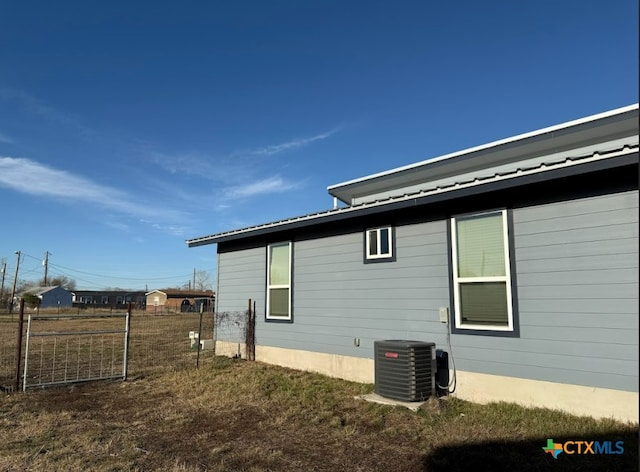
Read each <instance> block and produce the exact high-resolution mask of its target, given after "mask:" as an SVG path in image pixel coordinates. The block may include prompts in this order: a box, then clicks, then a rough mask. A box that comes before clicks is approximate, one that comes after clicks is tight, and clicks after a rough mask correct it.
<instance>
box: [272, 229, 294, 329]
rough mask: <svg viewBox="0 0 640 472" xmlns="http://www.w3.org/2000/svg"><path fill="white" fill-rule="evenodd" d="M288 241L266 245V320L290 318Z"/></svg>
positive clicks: (290, 250)
mask: <svg viewBox="0 0 640 472" xmlns="http://www.w3.org/2000/svg"><path fill="white" fill-rule="evenodd" d="M291 254H292V244H291V242H290V241H287V242H281V243H275V244H269V245H268V246H267V313H266V319H267V320H281V321H290V320H291Z"/></svg>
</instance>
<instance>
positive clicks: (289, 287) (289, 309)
mask: <svg viewBox="0 0 640 472" xmlns="http://www.w3.org/2000/svg"><path fill="white" fill-rule="evenodd" d="M285 244H286V245H288V246H289V283H288V284H274V285H271V283H270V282H271V281H270V276H271V274H270V272H271V251H270V250H269V249H270V248H271V247H273V246H284V245H285ZM292 248H293V245H292V244H291V241H282V242H279V243H273V244H269V245H267V306H266V319H267V320H279V321H291V314H292V310H291V308H292V307H291V292H292V290H291V275H292V271H291V267H292V265H293V259H292V255H293V250H292ZM278 288H286V289H288V290H289V297H288V303H287V305H288V309H287V312H288V313H289V316H286V317H285V316H272V315H271V313H270V309H271V289H278Z"/></svg>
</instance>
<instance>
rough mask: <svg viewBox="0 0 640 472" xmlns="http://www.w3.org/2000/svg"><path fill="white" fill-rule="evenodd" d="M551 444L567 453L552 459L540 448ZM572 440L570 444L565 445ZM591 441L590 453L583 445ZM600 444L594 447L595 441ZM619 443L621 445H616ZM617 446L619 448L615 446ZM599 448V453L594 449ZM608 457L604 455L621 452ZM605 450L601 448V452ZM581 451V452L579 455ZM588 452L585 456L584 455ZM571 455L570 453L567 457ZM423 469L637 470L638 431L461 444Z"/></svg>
mask: <svg viewBox="0 0 640 472" xmlns="http://www.w3.org/2000/svg"><path fill="white" fill-rule="evenodd" d="M549 439H551V440H552V441H551V442H552V443H556V444H563V445H564V446H565V447H566V448H567V450H566V451H563V452H560V453H559V454H557V457H556V458H554V457H553V456H552V455H551V454H549V453H547V452H545V451H544V450H543V448H546V447H547V445H548V440H549ZM568 441H573V443H568V444H567V442H568ZM578 441H586V442H591V441H594V444H593V445H592V446H591V449H593V450H594V452H596V451H597V453H591V452H590V451H588V448H587V447H586V446H585V445H584V444H580V445H578V444H577V442H578ZM596 441H597V442H598V443H599V444H595V442H596ZM618 441H622V444H620V443H618ZM617 446H619V447H617ZM598 447H599V448H600V450H599V451H598V449H597V448H598ZM620 447H622V448H623V449H624V450H623V452H621V453H619V454H607V453H603V451H604V452H620ZM603 448H604V449H603ZM579 451H583V453H579ZM585 451H586V452H587V453H584V452H585ZM570 452H573V454H570ZM424 470H425V471H428V472H444V471H446V472H457V471H460V472H462V471H464V472H466V471H471V470H490V471H493V472H495V471H508V472H515V471H523V472H528V471H532V472H533V471H546V470H552V471H565V470H568V471H580V472H582V471H594V472H595V471H598V472H604V471H612V472H613V471H616V472H617V471H637V470H638V431H637V430H636V431H635V432H630V431H629V430H625V431H620V430H617V431H616V430H613V431H611V433H610V434H599V435H593V436H588V437H587V436H585V437H578V436H562V437H544V438H543V437H541V438H539V439H527V440H523V441H495V442H493V441H485V442H482V443H474V444H460V445H452V446H445V447H440V448H437V449H435V450H434V451H433V452H432V453H431V454H429V455H427V456H426V457H425V459H424Z"/></svg>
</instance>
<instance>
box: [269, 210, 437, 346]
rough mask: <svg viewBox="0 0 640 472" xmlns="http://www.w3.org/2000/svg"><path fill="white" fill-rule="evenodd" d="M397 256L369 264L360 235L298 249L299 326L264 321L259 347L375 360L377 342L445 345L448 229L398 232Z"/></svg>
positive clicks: (423, 227)
mask: <svg viewBox="0 0 640 472" xmlns="http://www.w3.org/2000/svg"><path fill="white" fill-rule="evenodd" d="M396 254H397V260H396V261H395V262H383V263H376V264H365V263H364V262H363V234H362V233H353V234H346V235H339V236H329V237H324V238H317V239H308V240H305V241H299V242H296V243H295V244H294V290H293V297H294V322H293V323H291V324H284V323H269V322H264V321H263V320H259V323H261V324H260V326H259V327H258V329H257V333H258V342H259V344H266V345H270V346H277V347H284V348H290V349H304V350H309V351H316V352H328V353H333V354H341V355H348V356H355V357H369V358H372V357H373V342H374V341H376V340H379V339H418V340H425V341H436V342H442V341H444V339H445V335H446V332H445V331H444V329H443V325H442V324H441V323H439V322H438V308H439V307H440V306H448V304H449V302H448V300H449V283H448V266H447V240H446V223H445V222H444V221H439V222H433V223H426V224H418V225H411V226H403V227H398V228H396ZM427 313H430V315H427ZM354 338H358V339H359V340H360V346H359V347H356V346H354Z"/></svg>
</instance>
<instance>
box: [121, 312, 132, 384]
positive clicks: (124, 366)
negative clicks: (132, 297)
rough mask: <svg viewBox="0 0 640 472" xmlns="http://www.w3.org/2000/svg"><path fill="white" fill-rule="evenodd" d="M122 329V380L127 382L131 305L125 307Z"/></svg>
mask: <svg viewBox="0 0 640 472" xmlns="http://www.w3.org/2000/svg"><path fill="white" fill-rule="evenodd" d="M124 323H125V327H124V358H123V362H122V380H127V375H128V373H129V337H130V336H131V303H129V306H128V307H127V316H126V318H125V321H124Z"/></svg>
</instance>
